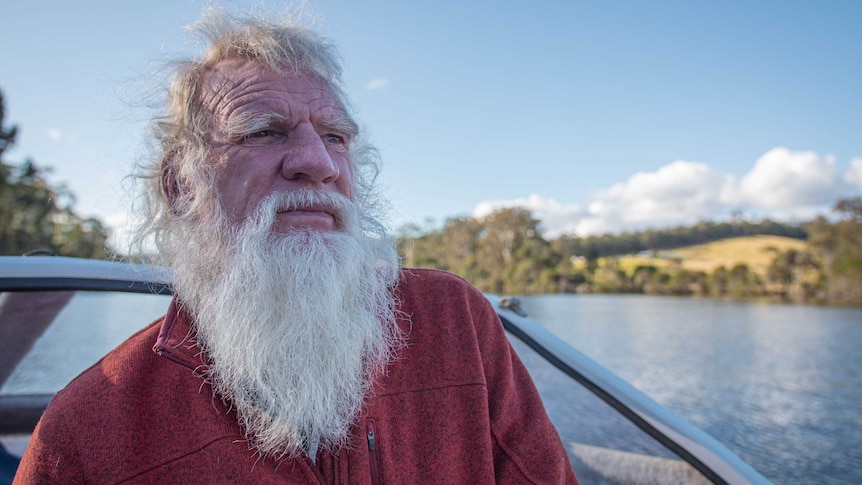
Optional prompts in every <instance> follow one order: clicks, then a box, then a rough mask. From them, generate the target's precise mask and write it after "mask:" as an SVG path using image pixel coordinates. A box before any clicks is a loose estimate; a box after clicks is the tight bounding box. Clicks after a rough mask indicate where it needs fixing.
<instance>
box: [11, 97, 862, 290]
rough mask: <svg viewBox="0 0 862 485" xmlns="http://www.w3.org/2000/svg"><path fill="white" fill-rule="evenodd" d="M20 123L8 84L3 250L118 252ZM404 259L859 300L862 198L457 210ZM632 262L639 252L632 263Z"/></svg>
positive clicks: (506, 278) (515, 273) (562, 286)
mask: <svg viewBox="0 0 862 485" xmlns="http://www.w3.org/2000/svg"><path fill="white" fill-rule="evenodd" d="M17 133H18V128H17V127H16V126H11V127H7V126H6V125H5V124H4V108H3V97H2V93H0V255H20V254H25V253H27V252H29V251H32V250H35V249H40V250H45V251H47V252H49V253H53V254H57V255H62V256H76V257H84V258H95V259H104V258H109V257H112V258H117V257H118V256H117V255H115V254H112V253H111V252H110V250H109V249H108V247H107V236H108V235H107V228H106V227H105V225H104V224H103V223H102V222H101V221H100V220H99V219H97V218H94V217H81V216H80V215H78V214H77V213H76V212H75V211H74V204H75V197H74V194H73V193H72V192H71V191H70V190H69V189H68V188H66V187H65V186H63V185H52V184H51V183H49V182H48V180H47V179H46V174H47V173H48V170H47V169H44V168H39V167H38V166H37V165H36V163H35V162H34V161H32V160H29V159H28V160H24V161H23V162H22V163H20V164H14V163H10V162H7V161H6V160H5V158H4V155H5V153H6V152H7V150H8V148H9V147H11V146H12V145H13V144H14V143H15V138H16V136H17ZM759 235H771V236H782V237H786V238H793V239H796V240H804V241H806V244H805V245H804V246H803V247H801V248H790V249H785V250H778V249H775V250H773V253H774V254H773V255H772V259H771V262H770V263H769V265H768V267H767V268H766V269H765V270H763V271H758V270H756V269H755V268H751V267H749V266H748V265H747V264H745V263H739V264H734V265H732V266H730V267H725V266H719V267H717V268H713V269H711V270H710V271H699V270H692V269H688V268H686V267H684V264H682V263H683V261H679V260H678V259H673V258H665V259H664V260H662V259H661V258H658V259H657V258H655V257H652V258H639V259H638V258H632V257H631V256H633V255H642V254H644V253H649V254H650V255H652V256H655V255H660V254H662V252H663V251H665V250H672V249H674V248H681V247H686V246H692V245H698V244H704V243H709V242H711V241H719V240H726V239H728V238H738V237H743V236H759ZM397 244H398V249H399V251H400V254H401V256H402V258H403V262H404V264H405V266H413V267H431V268H439V269H444V270H447V271H451V272H453V273H456V274H458V275H461V276H463V277H464V278H465V279H467V280H468V281H470V282H471V283H473V284H474V285H476V286H477V287H478V288H479V289H481V290H482V291H484V292H488V293H496V294H532V293H592V292H604V293H646V294H661V295H701V296H731V297H770V298H780V299H784V300H788V301H798V302H818V303H830V304H851V305H860V304H862V198H859V197H856V198H849V199H842V200H839V201H838V202H837V203H836V204H835V207H834V210H833V213H832V214H830V215H829V216H828V217H827V216H821V217H819V218H817V219H816V220H813V221H810V222H808V223H805V224H798V225H789V224H783V223H780V222H775V221H770V220H761V221H747V220H733V221H730V222H708V221H704V222H701V223H698V224H695V225H692V226H684V227H675V228H667V229H655V230H648V231H640V232H631V233H623V234H605V235H600V236H586V237H578V236H562V237H559V238H556V239H545V238H544V237H543V236H542V231H541V221H540V220H539V219H537V218H535V217H534V216H533V214H532V213H531V212H530V211H528V210H526V209H522V208H507V209H501V210H498V211H497V212H494V213H492V214H490V215H488V216H486V217H483V218H481V219H480V218H473V217H458V218H451V219H449V220H447V221H446V222H445V224H444V225H443V227H442V228H439V229H429V230H422V229H420V228H419V227H418V226H415V225H408V226H404V227H402V228H401V229H400V230H399V234H398V240H397ZM633 261H634V262H633Z"/></svg>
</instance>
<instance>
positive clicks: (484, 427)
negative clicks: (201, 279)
mask: <svg viewBox="0 0 862 485" xmlns="http://www.w3.org/2000/svg"><path fill="white" fill-rule="evenodd" d="M397 291H398V293H399V297H400V299H401V308H400V309H401V310H402V311H404V312H405V313H406V314H407V315H409V316H410V322H409V323H407V322H405V323H404V325H405V328H404V330H405V331H407V332H408V333H409V346H408V347H407V348H405V349H404V350H403V351H402V352H401V354H400V356H399V359H398V361H397V362H395V363H394V364H393V365H392V366H391V368H390V370H389V375H387V376H385V377H382V378H381V379H379V382H378V383H377V384H376V386H375V388H374V390H373V397H372V398H370V399H369V400H368V403H367V405H366V406H365V407H364V408H363V411H362V414H361V416H360V417H359V419H358V420H357V423H356V425H355V426H354V428H353V430H352V432H351V445H350V447H349V449H346V450H343V451H341V452H339V453H337V454H335V455H330V454H328V453H326V452H321V453H320V454H319V455H318V459H317V464H316V465H315V464H313V463H312V462H311V460H309V459H307V458H305V459H302V460H294V461H287V462H282V463H277V462H274V461H272V460H269V459H261V458H260V457H259V456H257V455H256V454H255V453H254V451H253V450H249V449H248V446H247V444H246V443H245V442H244V441H243V434H242V430H241V429H240V427H239V425H238V424H237V420H236V416H235V414H234V413H233V412H231V411H229V410H227V409H226V408H225V407H224V406H223V404H222V400H221V399H220V398H218V397H216V396H213V393H212V390H211V388H210V386H209V385H207V384H206V383H205V381H204V380H203V379H202V378H201V377H200V375H199V374H196V373H195V372H194V371H193V370H192V369H195V368H197V367H198V366H200V365H203V362H201V360H200V357H199V356H198V350H199V349H198V348H196V347H189V346H188V345H187V344H183V345H177V344H179V343H180V342H183V341H184V339H186V337H187V336H188V332H189V330H190V322H189V318H188V316H187V315H186V314H185V313H182V312H180V313H177V312H176V311H175V310H174V305H171V310H169V312H168V314H167V315H166V316H165V317H164V318H162V319H160V320H159V321H157V322H155V323H154V324H152V325H150V326H149V327H147V328H145V329H144V330H142V331H140V332H138V333H137V334H136V335H134V336H132V337H131V338H130V339H129V340H128V341H126V342H125V343H123V344H122V345H120V346H119V347H118V348H117V349H115V350H114V351H112V352H111V353H109V354H108V355H107V356H106V357H105V358H103V359H102V360H101V361H99V362H98V363H96V364H95V365H94V366H93V367H91V368H90V369H88V370H87V371H85V372H84V373H83V374H81V375H80V376H79V377H77V378H76V379H75V380H73V381H72V382H71V383H70V384H69V385H68V386H67V387H66V388H65V389H63V390H62V391H60V392H59V393H58V394H57V396H56V397H55V398H54V400H53V401H52V402H51V405H50V406H49V407H48V410H47V411H45V414H44V415H43V417H42V420H41V421H40V423H39V425H38V426H37V428H36V430H35V432H34V433H33V439H32V441H31V443H30V446H29V447H28V449H27V451H26V453H25V454H24V458H23V460H22V462H21V466H20V468H19V470H18V474H17V476H16V477H15V482H14V483H16V484H23V483H51V484H56V483H98V484H115V483H189V484H194V483H232V484H233V483H255V484H266V483H327V484H328V483H333V484H375V483H389V484H402V483H435V484H436V483H439V484H486V483H494V482H496V483H513V484H515V483H517V484H523V483H534V484H545V483H577V480H576V479H575V476H574V473H573V472H572V469H571V466H570V464H569V461H568V457H567V454H566V452H565V449H564V448H563V445H562V443H561V441H560V438H559V435H558V434H557V431H556V430H555V429H554V427H553V425H552V424H551V422H550V421H549V419H548V417H547V414H546V413H545V410H544V408H543V407H542V403H541V401H540V399H539V396H538V394H537V393H536V389H535V387H534V386H533V383H532V381H531V380H530V377H529V375H528V374H527V372H526V370H525V369H524V367H523V365H522V364H521V361H520V360H519V359H518V357H517V356H516V355H515V354H514V352H513V351H512V349H511V347H510V346H509V342H508V341H507V340H506V336H505V334H504V332H503V329H502V326H501V325H500V321H499V319H498V318H497V316H496V314H495V312H494V310H493V308H491V306H490V305H489V304H488V302H487V300H486V299H485V298H484V296H482V294H481V293H479V292H478V291H476V290H475V289H474V288H473V287H471V286H470V285H469V284H467V283H466V282H464V281H463V280H462V279H460V278H458V277H456V276H453V275H450V274H448V273H443V272H440V271H430V270H404V272H403V275H402V278H401V281H400V283H399V285H398V289H397ZM160 330H161V336H160V337H157V336H158V335H159V332H160ZM157 338H158V343H157V344H156V347H155V350H157V351H159V352H160V353H161V355H157V354H156V353H154V352H153V344H154V343H156V341H157Z"/></svg>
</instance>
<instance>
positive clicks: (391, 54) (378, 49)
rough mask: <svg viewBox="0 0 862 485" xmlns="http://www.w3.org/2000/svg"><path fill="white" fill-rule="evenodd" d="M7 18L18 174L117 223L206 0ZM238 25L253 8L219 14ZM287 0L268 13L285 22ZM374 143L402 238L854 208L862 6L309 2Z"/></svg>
mask: <svg viewBox="0 0 862 485" xmlns="http://www.w3.org/2000/svg"><path fill="white" fill-rule="evenodd" d="M119 3H120V2H108V1H96V0H93V1H79V2H61V1H41V2H40V1H32V2H13V3H11V4H9V5H6V6H4V7H2V12H3V15H2V21H0V22H2V28H0V42H2V45H3V46H4V49H3V56H2V61H0V89H1V90H2V91H3V93H4V95H5V99H6V108H7V113H6V122H7V124H8V123H14V124H17V125H19V127H20V130H21V134H20V138H19V142H18V144H17V146H16V148H15V149H14V150H13V151H12V152H11V153H8V156H7V159H8V160H11V161H15V162H17V161H21V160H23V159H24V158H27V157H31V158H33V159H34V160H35V161H36V162H37V163H39V164H41V165H49V166H52V167H54V172H53V174H52V180H55V181H57V182H63V183H66V184H67V185H68V186H69V187H70V188H71V189H72V190H73V191H74V192H75V193H76V194H77V196H78V203H77V208H78V209H79V212H82V213H84V214H94V215H98V216H100V217H102V218H103V219H104V220H107V221H108V222H110V223H112V224H116V223H119V222H120V221H122V220H124V218H126V216H125V214H126V213H127V206H128V203H129V202H128V197H127V196H126V195H125V192H124V188H123V185H124V183H123V177H124V176H125V175H126V174H128V173H129V172H130V170H131V168H132V164H133V163H134V162H135V161H136V160H138V159H140V158H141V157H145V156H146V151H145V150H144V148H143V134H144V131H145V129H146V121H147V119H148V117H149V116H151V115H152V114H153V112H152V111H151V110H149V109H148V108H147V104H148V103H150V102H151V101H152V100H153V99H155V97H154V95H153V93H158V92H159V81H160V79H162V77H160V74H158V73H159V72H160V70H159V68H160V66H161V65H163V64H164V62H165V61H169V60H171V59H173V58H176V57H178V56H183V55H194V54H196V53H198V52H199V49H198V46H197V44H195V43H194V42H192V41H191V40H190V39H189V38H188V37H187V36H186V34H185V32H184V29H183V28H184V26H185V25H187V24H189V23H190V22H192V21H194V20H195V19H196V18H197V17H198V14H199V12H200V9H201V6H202V5H203V2H200V1H193V0H183V1H176V0H175V1H167V0H153V1H147V2H134V3H133V2H125V3H124V4H123V5H119ZM223 5H225V6H227V7H228V9H229V10H232V11H239V12H242V11H247V10H248V9H249V8H250V6H252V5H261V3H260V2H236V1H234V2H224V3H223ZM278 5H280V4H277V3H274V2H270V3H269V4H268V5H267V8H268V9H270V10H278V8H279V7H278ZM307 10H309V11H312V12H315V13H316V14H317V15H318V16H319V18H320V21H319V26H321V27H322V28H323V30H324V31H326V33H327V34H328V35H329V36H330V37H331V38H332V39H333V40H334V41H335V42H336V43H337V44H339V45H340V48H341V53H342V55H343V57H344V59H345V64H346V71H345V81H346V86H347V89H348V91H349V93H350V94H351V95H352V97H353V99H354V101H355V105H356V108H357V109H358V117H359V119H360V120H361V121H362V123H363V124H364V126H365V127H366V128H367V129H368V130H370V132H371V135H372V139H373V141H374V142H376V144H377V145H378V147H379V148H380V150H381V152H382V155H383V158H384V167H383V174H382V177H381V183H382V186H383V188H384V193H385V194H386V195H387V196H388V197H389V198H390V199H391V201H392V205H393V211H392V217H393V221H392V225H393V227H396V226H399V225H401V224H404V223H410V222H412V223H417V224H419V225H426V224H427V221H429V220H433V221H434V222H435V223H436V224H438V225H439V224H440V223H442V222H443V221H444V220H445V219H446V218H447V217H452V216H461V215H471V214H475V215H482V214H485V213H487V212H488V211H489V210H492V209H493V208H495V207H500V206H506V205H513V204H521V205H525V206H527V207H529V208H531V209H533V210H534V211H535V214H536V215H537V216H538V217H539V218H541V219H542V220H543V221H544V228H545V230H546V233H547V234H548V235H550V236H555V235H558V234H560V233H566V232H569V233H570V232H576V233H579V234H589V233H596V232H603V231H621V230H631V229H639V228H644V227H662V226H668V225H673V224H681V223H691V222H695V221H697V220H701V219H715V218H722V217H727V215H728V214H730V213H732V212H739V211H741V212H742V213H744V214H748V215H751V216H771V217H776V218H783V219H788V220H799V219H801V218H806V217H810V216H811V215H812V214H815V213H818V212H823V211H825V210H827V208H828V207H830V206H831V205H832V204H833V203H834V202H835V200H837V199H838V198H839V197H842V196H853V195H859V194H860V193H862V136H860V134H862V89H860V86H862V29H860V28H859V25H860V21H862V2H856V1H850V0H848V1H830V0H824V1H819V2H811V1H806V2H797V1H758V2H750V1H723V2H707V1H655V2H639V1H618V2H601V1H590V2H585V1H577V0H572V1H558V2H551V1H535V2H505V1H504V2H499V1H498V2H487V1H476V2H454V1H453V2H439V1H438V2H382V1H364V2H349V1H335V0H324V1H320V2H309V4H308V7H307Z"/></svg>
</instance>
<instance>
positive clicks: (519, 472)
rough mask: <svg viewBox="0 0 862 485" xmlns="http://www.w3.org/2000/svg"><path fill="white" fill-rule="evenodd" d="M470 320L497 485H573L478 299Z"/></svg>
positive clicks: (531, 392) (522, 374)
mask: <svg viewBox="0 0 862 485" xmlns="http://www.w3.org/2000/svg"><path fill="white" fill-rule="evenodd" d="M479 298H481V300H480V301H476V300H474V302H473V304H472V305H471V306H472V307H473V309H474V315H473V319H474V322H475V325H476V330H477V334H478V335H477V336H478V338H479V345H480V350H481V352H482V360H483V366H484V369H485V377H486V381H487V386H488V405H489V408H490V409H489V414H490V419H491V434H492V439H493V441H494V471H495V476H496V480H497V483H500V484H506V483H513V484H514V483H533V484H550V483H566V484H577V483H578V481H577V479H576V478H575V474H574V472H573V471H572V466H571V464H570V463H569V458H568V454H567V453H566V450H565V448H564V447H563V443H562V441H561V440H560V436H559V433H558V432H557V430H556V428H555V427H554V425H553V424H552V423H551V420H550V419H549V418H548V415H547V413H546V411H545V408H544V406H543V405H542V400H541V398H540V397H539V394H538V391H536V387H535V385H534V384H533V381H532V379H531V378H530V375H529V373H528V372H527V370H526V368H525V367H524V365H523V363H522V362H521V359H519V358H518V356H517V354H515V352H514V350H513V349H512V347H511V345H510V344H509V341H508V339H507V338H506V335H505V332H504V330H503V327H502V324H501V322H500V319H499V317H498V316H497V314H496V312H495V311H494V309H493V308H492V307H491V305H490V304H489V303H488V301H487V300H486V299H485V298H484V296H482V295H481V294H480V295H479Z"/></svg>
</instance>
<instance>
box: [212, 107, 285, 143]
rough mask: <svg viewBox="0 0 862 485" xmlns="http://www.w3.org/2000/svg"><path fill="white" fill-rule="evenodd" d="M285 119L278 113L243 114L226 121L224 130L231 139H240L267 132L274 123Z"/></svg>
mask: <svg viewBox="0 0 862 485" xmlns="http://www.w3.org/2000/svg"><path fill="white" fill-rule="evenodd" d="M284 119H285V117H284V116H282V115H280V114H278V113H242V114H238V115H236V116H231V117H230V118H229V119H228V120H227V121H225V124H224V126H222V129H223V130H224V134H225V135H227V136H228V137H229V138H231V139H239V138H244V137H246V136H249V135H253V134H255V133H257V132H259V131H261V130H265V129H267V128H269V127H271V126H272V124H273V123H274V122H278V121H283V120H284Z"/></svg>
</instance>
